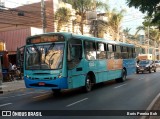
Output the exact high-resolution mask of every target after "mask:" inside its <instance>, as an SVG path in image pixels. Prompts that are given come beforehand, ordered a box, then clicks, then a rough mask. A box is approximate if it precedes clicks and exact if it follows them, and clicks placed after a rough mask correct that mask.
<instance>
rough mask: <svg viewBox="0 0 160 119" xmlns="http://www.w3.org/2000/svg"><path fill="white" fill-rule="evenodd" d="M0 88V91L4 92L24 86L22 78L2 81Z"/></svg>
mask: <svg viewBox="0 0 160 119" xmlns="http://www.w3.org/2000/svg"><path fill="white" fill-rule="evenodd" d="M0 88H1V89H2V91H1V93H5V92H11V91H13V90H18V89H22V88H25V84H24V80H15V81H11V82H3V83H2V85H1V86H0Z"/></svg>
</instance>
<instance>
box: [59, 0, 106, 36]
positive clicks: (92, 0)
mask: <svg viewBox="0 0 160 119" xmlns="http://www.w3.org/2000/svg"><path fill="white" fill-rule="evenodd" d="M62 1H63V2H66V3H69V4H71V5H72V7H73V9H75V10H76V14H77V15H79V16H81V21H80V23H79V24H80V31H81V33H82V34H83V24H84V21H85V20H86V12H87V11H93V10H96V9H101V8H104V9H108V5H107V0H105V3H104V2H101V1H100V0H62Z"/></svg>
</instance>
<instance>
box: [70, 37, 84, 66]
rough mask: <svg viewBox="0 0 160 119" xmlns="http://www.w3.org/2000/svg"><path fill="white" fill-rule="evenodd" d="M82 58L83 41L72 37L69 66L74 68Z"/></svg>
mask: <svg viewBox="0 0 160 119" xmlns="http://www.w3.org/2000/svg"><path fill="white" fill-rule="evenodd" d="M81 59H82V41H81V40H79V39H71V40H69V41H68V58H67V61H68V68H69V69H71V68H74V67H75V66H77V65H78V64H79V63H80V61H81Z"/></svg>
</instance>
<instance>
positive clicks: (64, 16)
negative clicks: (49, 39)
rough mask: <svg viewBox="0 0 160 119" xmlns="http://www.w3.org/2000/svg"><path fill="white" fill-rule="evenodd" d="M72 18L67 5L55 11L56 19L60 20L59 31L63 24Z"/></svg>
mask: <svg viewBox="0 0 160 119" xmlns="http://www.w3.org/2000/svg"><path fill="white" fill-rule="evenodd" d="M70 18H71V11H70V9H67V8H65V7H61V8H59V9H58V10H57V11H56V13H55V19H56V20H58V25H57V31H58V32H59V31H60V30H61V28H62V26H63V25H65V24H67V23H68V21H69V20H70Z"/></svg>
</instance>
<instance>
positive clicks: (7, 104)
mask: <svg viewBox="0 0 160 119" xmlns="http://www.w3.org/2000/svg"><path fill="white" fill-rule="evenodd" d="M11 104H12V103H6V104H2V105H0V107H3V106H7V105H11Z"/></svg>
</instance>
